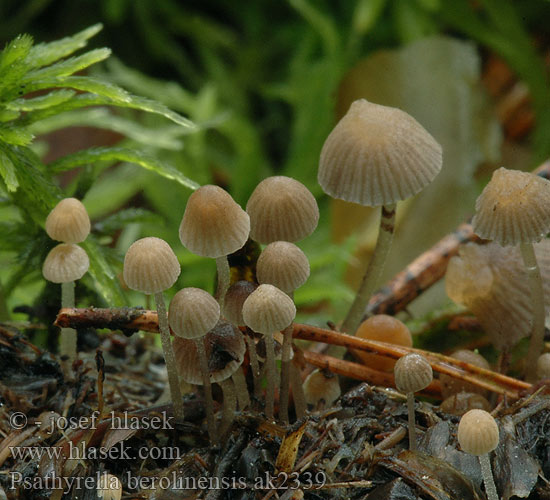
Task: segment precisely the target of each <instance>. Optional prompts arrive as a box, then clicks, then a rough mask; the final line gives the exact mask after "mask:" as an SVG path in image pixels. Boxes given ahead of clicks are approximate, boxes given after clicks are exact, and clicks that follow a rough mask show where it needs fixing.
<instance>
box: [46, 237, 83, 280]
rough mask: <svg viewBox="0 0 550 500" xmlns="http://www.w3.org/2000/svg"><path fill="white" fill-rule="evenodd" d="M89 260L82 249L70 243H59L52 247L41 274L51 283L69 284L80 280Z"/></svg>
mask: <svg viewBox="0 0 550 500" xmlns="http://www.w3.org/2000/svg"><path fill="white" fill-rule="evenodd" d="M89 267H90V260H89V259H88V254H87V253H86V251H85V250H84V249H83V248H80V247H79V246H78V245H73V244H72V243H60V244H59V245H57V246H55V247H53V248H52V249H51V250H50V253H49V254H48V256H47V257H46V260H45V261H44V265H43V266H42V274H43V275H44V278H46V279H47V280H48V281H51V282H52V283H69V282H70V281H76V280H79V279H80V278H82V276H84V274H85V273H86V271H87V270H88V268H89Z"/></svg>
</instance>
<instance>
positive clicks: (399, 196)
mask: <svg viewBox="0 0 550 500" xmlns="http://www.w3.org/2000/svg"><path fill="white" fill-rule="evenodd" d="M441 164H442V152H441V146H440V145H439V144H438V143H437V142H436V141H435V139H434V138H433V137H432V136H431V135H430V134H429V133H428V132H427V131H426V130H425V129H424V128H423V127H422V126H421V125H420V124H419V123H418V122H417V121H416V120H415V119H414V118H412V117H411V116H410V115H408V114H407V113H405V112H404V111H401V110H400V109H396V108H391V107H387V106H381V105H379V104H374V103H371V102H368V101H367V100H365V99H359V100H357V101H355V102H353V103H352V105H351V107H350V109H349V110H348V112H347V114H346V115H345V116H344V117H343V118H342V119H341V120H340V121H339V122H338V124H337V125H336V126H335V127H334V129H333V130H332V132H331V133H330V134H329V136H328V137H327V139H326V141H325V144H324V145H323V149H322V151H321V157H320V162H319V172H318V177H317V178H318V181H319V184H320V185H321V187H322V188H323V191H324V192H325V193H327V194H328V195H330V196H332V197H333V198H338V199H341V200H345V201H350V202H353V203H358V204H360V205H366V206H373V207H376V206H380V207H381V219H380V229H379V233H378V241H377V243H376V247H375V249H374V254H373V255H372V258H371V260H370V263H369V266H368V268H367V271H366V273H365V275H364V277H363V280H362V282H361V285H360V286H359V290H358V291H357V295H356V297H355V300H354V302H353V304H352V306H351V308H350V310H349V312H348V314H347V316H346V318H345V320H344V323H343V325H342V327H341V330H342V331H344V332H350V333H352V334H353V333H355V330H356V329H357V327H358V325H359V323H360V321H361V317H362V316H363V312H364V310H365V306H366V304H367V302H368V300H369V298H370V295H371V294H372V292H373V290H374V287H375V286H376V284H377V282H378V280H379V278H380V274H381V272H382V269H383V265H384V262H385V260H386V255H387V253H388V251H389V249H390V246H391V241H392V239H393V232H394V226H395V206H396V203H397V202H398V201H400V200H404V199H406V198H409V197H410V196H413V195H414V194H416V193H418V192H419V191H421V190H422V189H423V188H424V187H425V186H426V185H427V184H429V183H430V182H431V181H432V180H433V179H434V177H435V176H436V175H437V174H438V173H439V171H440V170H441Z"/></svg>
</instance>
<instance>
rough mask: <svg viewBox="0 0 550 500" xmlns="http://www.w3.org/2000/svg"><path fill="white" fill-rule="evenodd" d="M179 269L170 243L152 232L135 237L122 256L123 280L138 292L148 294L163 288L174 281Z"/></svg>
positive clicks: (166, 287)
mask: <svg viewBox="0 0 550 500" xmlns="http://www.w3.org/2000/svg"><path fill="white" fill-rule="evenodd" d="M180 271H181V268H180V264H179V262H178V259H177V257H176V255H175V254H174V252H173V251H172V249H171V248H170V245H168V243H166V241H164V240H161V239H160V238H155V237H154V236H149V237H147V238H142V239H140V240H137V241H135V242H134V243H133V244H132V245H131V246H130V248H128V251H127V252H126V256H125V257H124V269H123V277H124V281H125V283H126V285H128V287H129V288H131V289H132V290H137V291H139V292H143V293H148V294H152V293H158V292H162V291H164V290H167V289H168V288H170V287H171V286H172V285H173V284H174V283H175V282H176V280H177V279H178V276H179V275H180Z"/></svg>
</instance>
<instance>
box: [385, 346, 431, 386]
mask: <svg viewBox="0 0 550 500" xmlns="http://www.w3.org/2000/svg"><path fill="white" fill-rule="evenodd" d="M393 373H394V376H395V386H396V387H397V389H399V390H400V391H401V392H404V393H408V392H417V391H421V390H422V389H425V388H426V387H428V386H429V385H430V383H431V381H432V380H433V372H432V367H431V366H430V363H428V361H427V360H426V358H424V356H421V355H420V354H416V353H412V354H407V355H406V356H403V357H401V358H399V359H398V360H397V362H396V363H395V367H394V370H393Z"/></svg>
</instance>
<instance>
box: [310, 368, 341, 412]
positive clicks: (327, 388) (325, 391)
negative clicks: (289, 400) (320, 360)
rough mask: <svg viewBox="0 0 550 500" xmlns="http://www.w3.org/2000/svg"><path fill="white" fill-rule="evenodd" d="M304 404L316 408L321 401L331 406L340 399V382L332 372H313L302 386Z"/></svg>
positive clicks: (317, 370)
mask: <svg viewBox="0 0 550 500" xmlns="http://www.w3.org/2000/svg"><path fill="white" fill-rule="evenodd" d="M303 388H304V396H305V397H306V403H307V404H310V405H314V406H316V405H317V403H319V402H320V401H321V400H323V401H324V402H325V406H327V407H328V406H331V405H332V403H334V401H336V400H337V399H338V398H339V397H340V382H338V377H337V376H336V375H334V373H332V372H325V371H324V370H323V371H322V370H319V369H316V370H313V371H312V372H311V373H310V374H309V375H308V376H307V378H306V379H305V380H304V384H303Z"/></svg>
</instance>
